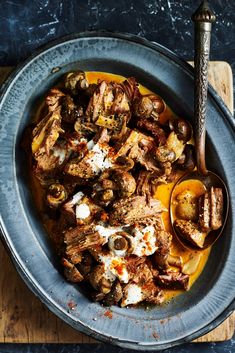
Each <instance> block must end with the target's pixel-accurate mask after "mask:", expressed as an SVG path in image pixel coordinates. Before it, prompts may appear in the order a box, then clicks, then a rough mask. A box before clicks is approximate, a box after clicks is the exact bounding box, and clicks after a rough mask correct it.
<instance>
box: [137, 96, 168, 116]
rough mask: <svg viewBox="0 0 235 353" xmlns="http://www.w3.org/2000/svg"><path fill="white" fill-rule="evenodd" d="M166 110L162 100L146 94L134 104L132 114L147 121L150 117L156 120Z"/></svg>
mask: <svg viewBox="0 0 235 353" xmlns="http://www.w3.org/2000/svg"><path fill="white" fill-rule="evenodd" d="M165 108H166V105H165V103H164V101H163V100H162V98H160V97H159V96H157V95H155V94H146V95H144V96H141V97H140V98H139V99H137V100H136V102H135V103H134V114H135V115H136V116H138V117H139V118H145V119H148V118H150V117H152V118H154V119H156V120H158V117H159V114H161V113H162V112H163V111H164V110H165Z"/></svg>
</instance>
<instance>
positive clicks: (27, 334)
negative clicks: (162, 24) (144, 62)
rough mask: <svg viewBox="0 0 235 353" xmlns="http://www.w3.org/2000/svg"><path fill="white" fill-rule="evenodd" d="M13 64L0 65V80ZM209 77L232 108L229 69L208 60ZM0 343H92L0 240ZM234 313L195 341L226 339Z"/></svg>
mask: <svg viewBox="0 0 235 353" xmlns="http://www.w3.org/2000/svg"><path fill="white" fill-rule="evenodd" d="M11 69H12V68H10V67H5V68H0V84H1V83H2V82H3V80H4V79H5V78H6V77H7V75H8V73H9V72H10V71H11ZM209 80H210V83H211V84H212V86H214V88H215V89H216V90H217V92H218V93H219V94H220V96H221V97H222V98H223V100H224V101H225V103H226V104H227V106H228V107H229V109H230V110H231V111H232V112H233V82H232V71H231V68H230V66H229V65H228V64H227V63H226V62H211V63H210V68H209ZM0 269H1V270H0V343H2V342H8V343H95V341H94V340H92V339H91V338H89V337H87V336H85V335H83V334H81V333H79V332H77V331H75V330H74V329H72V328H71V327H69V326H68V325H67V324H65V323H64V322H62V321H61V320H60V319H58V318H57V317H56V316H55V315H54V314H52V313H51V312H50V311H49V310H48V309H47V308H46V307H45V306H44V305H43V304H42V303H41V302H40V301H39V300H38V299H37V298H36V297H35V296H34V295H33V294H32V293H31V292H30V291H29V289H28V288H27V287H26V285H25V284H24V282H23V281H22V280H21V278H20V277H19V275H18V273H17V272H16V270H15V268H14V266H13V265H12V263H11V261H10V259H9V257H8V255H7V253H6V251H5V249H4V247H3V245H2V244H1V243H0ZM234 328H235V313H234V314H233V315H231V316H230V317H229V318H228V319H227V320H226V321H225V322H224V323H223V324H221V325H220V326H219V327H217V328H216V329H215V330H213V331H211V332H210V333H208V334H207V335H205V336H203V337H201V338H199V339H197V340H196V342H210V341H225V340H228V339H230V338H231V337H232V336H233V334H234Z"/></svg>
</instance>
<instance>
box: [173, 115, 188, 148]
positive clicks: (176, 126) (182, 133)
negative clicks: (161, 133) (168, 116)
mask: <svg viewBox="0 0 235 353" xmlns="http://www.w3.org/2000/svg"><path fill="white" fill-rule="evenodd" d="M169 127H170V129H171V130H172V131H174V132H175V133H176V135H177V137H178V139H179V140H181V141H183V142H184V143H186V142H188V141H189V140H190V139H191V137H192V127H191V125H190V123H189V122H188V121H186V120H184V119H174V120H169Z"/></svg>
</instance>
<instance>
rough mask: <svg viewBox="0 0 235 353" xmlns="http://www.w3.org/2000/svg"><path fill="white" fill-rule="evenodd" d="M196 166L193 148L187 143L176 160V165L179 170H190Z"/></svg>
mask: <svg viewBox="0 0 235 353" xmlns="http://www.w3.org/2000/svg"><path fill="white" fill-rule="evenodd" d="M195 166H196V159H195V148H194V146H193V145H191V144H187V145H186V146H185V148H184V151H183V153H182V155H181V156H180V158H179V159H178V160H177V167H178V168H179V169H181V170H187V171H188V172H190V171H192V170H193V169H194V168H195Z"/></svg>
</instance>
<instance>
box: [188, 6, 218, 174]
mask: <svg viewBox="0 0 235 353" xmlns="http://www.w3.org/2000/svg"><path fill="white" fill-rule="evenodd" d="M192 20H193V21H194V28H195V30H194V31H195V38H194V67H195V77H194V117H195V120H196V130H195V144H196V155H197V168H198V172H199V173H200V174H203V175H206V174H207V169H206V162H205V135H206V128H205V119H206V105H207V87H208V61H209V53H210V38H211V27H212V23H213V22H214V21H215V15H214V14H213V12H212V11H211V10H210V9H209V6H208V2H207V1H203V2H202V3H201V5H200V6H199V8H198V9H197V11H196V12H195V13H194V14H193V16H192Z"/></svg>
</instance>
